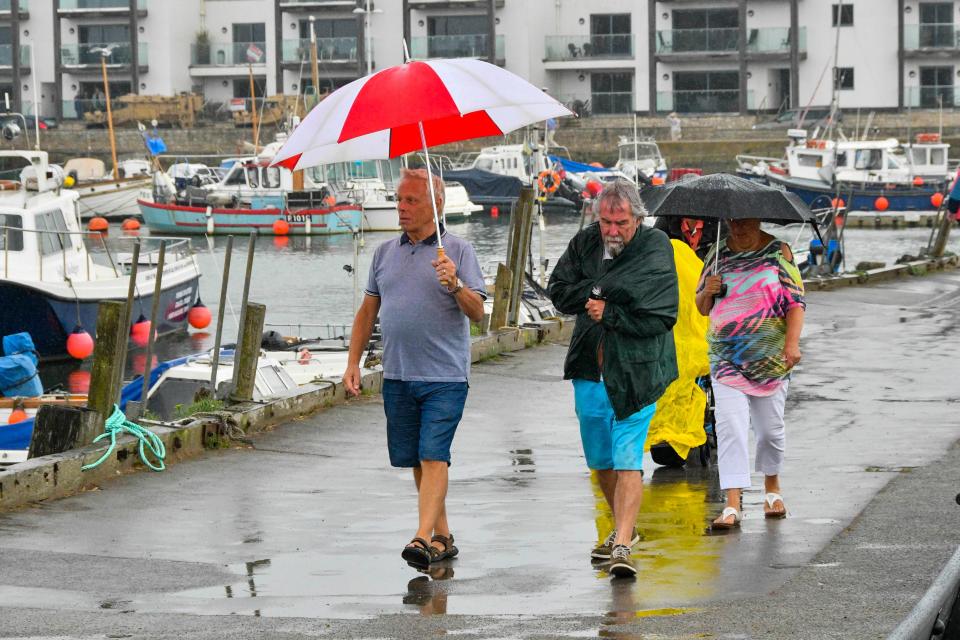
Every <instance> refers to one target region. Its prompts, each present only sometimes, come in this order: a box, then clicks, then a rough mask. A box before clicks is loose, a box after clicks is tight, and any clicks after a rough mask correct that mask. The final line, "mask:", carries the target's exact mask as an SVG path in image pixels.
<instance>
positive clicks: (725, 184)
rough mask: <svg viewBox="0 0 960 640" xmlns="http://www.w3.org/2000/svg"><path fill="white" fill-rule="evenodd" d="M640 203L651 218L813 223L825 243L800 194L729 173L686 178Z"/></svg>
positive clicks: (651, 193)
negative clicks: (671, 217)
mask: <svg viewBox="0 0 960 640" xmlns="http://www.w3.org/2000/svg"><path fill="white" fill-rule="evenodd" d="M640 199H641V200H642V201H643V204H644V206H645V207H646V208H647V211H648V212H649V214H650V215H651V216H667V217H669V216H676V217H683V218H716V219H718V220H737V219H740V220H746V219H752V218H757V219H760V220H763V221H764V222H774V223H776V224H793V223H797V222H801V223H806V222H809V223H810V224H811V225H812V226H813V230H814V232H815V233H816V234H817V237H818V238H820V242H821V243H822V242H823V238H822V237H820V230H819V229H818V228H817V220H816V217H815V216H814V215H813V213H812V212H811V211H810V208H809V207H807V205H806V204H805V203H804V202H803V200H801V199H800V197H799V196H798V195H797V194H795V193H790V192H789V191H784V190H783V189H775V188H774V187H768V186H766V185H763V184H760V183H758V182H754V181H752V180H747V179H745V178H738V177H737V176H733V175H730V174H728V173H714V174H712V175H708V176H698V177H691V178H685V179H681V180H677V181H674V182H669V183H667V184H664V185H660V186H656V187H650V188H648V189H644V190H643V191H642V192H641V193H640ZM720 227H721V225H719V224H718V225H717V243H719V242H720ZM824 246H826V245H824ZM718 257H719V251H715V252H714V260H715V266H714V268H716V260H717V258H718Z"/></svg>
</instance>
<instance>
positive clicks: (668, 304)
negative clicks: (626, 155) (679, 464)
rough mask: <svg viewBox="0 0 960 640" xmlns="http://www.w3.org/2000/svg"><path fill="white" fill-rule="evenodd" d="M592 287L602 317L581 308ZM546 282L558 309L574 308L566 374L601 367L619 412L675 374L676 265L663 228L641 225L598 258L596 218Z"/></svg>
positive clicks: (623, 414) (595, 372)
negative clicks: (601, 302) (612, 253)
mask: <svg viewBox="0 0 960 640" xmlns="http://www.w3.org/2000/svg"><path fill="white" fill-rule="evenodd" d="M594 287H599V289H600V295H601V296H602V297H603V298H604V299H605V300H606V306H605V308H604V311H603V317H602V318H601V319H600V322H595V321H594V320H592V319H591V318H590V316H588V315H587V313H586V309H585V308H584V305H586V303H587V299H588V298H589V296H590V293H591V290H593V289H594ZM547 290H548V293H549V294H550V299H551V300H553V304H554V306H556V308H557V310H558V311H560V312H561V313H565V314H569V315H576V316H577V323H576V325H575V326H574V329H573V337H572V338H571V340H570V348H569V350H568V351H567V360H566V362H565V363H564V367H563V369H564V371H563V377H564V379H565V380H571V379H574V378H578V379H583V380H593V381H598V380H600V379H601V378H600V375H601V373H602V374H603V381H604V384H605V386H606V389H607V395H608V396H609V397H610V403H611V404H612V405H613V411H614V413H615V414H616V417H617V419H618V420H624V419H626V418H628V417H629V416H630V415H632V414H634V413H636V412H637V411H639V410H640V409H641V408H643V407H644V406H646V405H648V404H650V403H652V402H655V401H656V400H657V399H658V398H659V397H660V396H661V395H662V394H663V392H664V390H665V389H666V388H667V386H669V385H670V383H671V382H673V381H674V380H675V379H676V378H677V355H676V350H675V347H674V344H673V332H672V328H673V325H674V323H675V322H676V320H677V305H678V304H679V293H678V289H677V272H676V269H675V267H674V264H673V247H672V246H671V245H670V240H669V239H668V238H667V236H666V234H664V233H663V232H662V231H660V230H657V229H650V228H646V227H640V228H639V229H637V232H636V234H635V235H634V237H633V239H632V240H631V241H630V242H628V243H627V244H626V245H625V246H624V248H623V251H622V252H621V253H620V255H619V256H617V257H616V258H613V259H612V260H604V259H603V241H602V239H601V237H600V227H599V225H598V224H597V223H594V224H592V225H590V226H588V227H586V228H585V229H583V230H582V231H580V232H579V233H578V234H577V235H575V236H574V237H573V239H572V240H570V244H569V245H568V246H567V250H566V251H565V252H564V254H563V256H561V258H560V260H559V261H558V262H557V266H556V268H554V270H553V274H552V275H551V276H550V284H549V285H548V289H547ZM601 345H602V346H603V370H602V371H601V369H600V364H599V363H598V358H597V354H598V350H599V349H600V347H601Z"/></svg>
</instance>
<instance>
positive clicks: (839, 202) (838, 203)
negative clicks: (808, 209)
mask: <svg viewBox="0 0 960 640" xmlns="http://www.w3.org/2000/svg"><path fill="white" fill-rule="evenodd" d="M830 206H831V207H833V208H834V209H843V208H844V207H845V206H847V203H846V202H844V201H843V198H834V199H833V200H831V201H830Z"/></svg>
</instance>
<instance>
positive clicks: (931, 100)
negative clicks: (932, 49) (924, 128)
mask: <svg viewBox="0 0 960 640" xmlns="http://www.w3.org/2000/svg"><path fill="white" fill-rule="evenodd" d="M953 96H954V94H953V67H952V66H950V67H948V66H943V67H920V106H921V107H925V108H928V109H934V108H937V107H939V106H941V102H942V103H943V106H944V107H947V108H952V107H953Z"/></svg>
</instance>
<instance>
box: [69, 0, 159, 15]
mask: <svg viewBox="0 0 960 640" xmlns="http://www.w3.org/2000/svg"><path fill="white" fill-rule="evenodd" d="M135 1H136V5H137V14H138V15H141V16H143V15H146V14H147V0H135ZM57 14H58V15H61V16H73V17H85V16H123V15H129V14H130V0H60V6H59V8H58V9H57Z"/></svg>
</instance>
